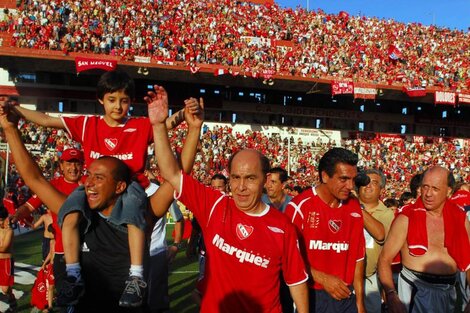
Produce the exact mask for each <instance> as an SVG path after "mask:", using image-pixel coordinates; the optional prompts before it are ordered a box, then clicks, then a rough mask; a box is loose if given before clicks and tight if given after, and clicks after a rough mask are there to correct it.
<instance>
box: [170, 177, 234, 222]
mask: <svg viewBox="0 0 470 313" xmlns="http://www.w3.org/2000/svg"><path fill="white" fill-rule="evenodd" d="M224 197H225V196H224V194H222V193H221V192H220V191H217V190H214V189H212V188H211V187H208V186H205V185H203V184H202V183H200V182H198V181H197V180H196V179H194V178H193V177H191V176H190V175H188V174H186V173H183V172H181V187H180V193H179V194H176V193H175V199H176V200H179V201H181V203H183V204H184V205H185V206H186V208H187V209H188V210H190V211H191V212H193V214H194V215H195V216H196V218H197V220H198V222H199V224H200V225H205V224H206V223H207V221H208V220H209V218H210V216H211V212H212V210H213V208H214V207H215V205H216V204H217V203H218V202H219V201H221V200H222V199H223V198H224Z"/></svg>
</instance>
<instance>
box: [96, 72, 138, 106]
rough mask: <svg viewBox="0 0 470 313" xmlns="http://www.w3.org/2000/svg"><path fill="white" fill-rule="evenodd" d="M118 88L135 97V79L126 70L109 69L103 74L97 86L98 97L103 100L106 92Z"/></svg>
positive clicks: (114, 90)
mask: <svg viewBox="0 0 470 313" xmlns="http://www.w3.org/2000/svg"><path fill="white" fill-rule="evenodd" d="M118 90H124V93H125V94H126V95H128V96H129V97H130V98H131V99H134V98H135V83H134V80H133V79H132V78H131V77H130V76H129V75H128V74H127V73H125V72H121V71H109V72H106V73H104V74H103V75H101V77H100V79H99V81H98V85H97V86H96V97H97V98H98V99H100V100H102V99H103V98H104V95H105V94H107V93H112V92H116V91H118Z"/></svg>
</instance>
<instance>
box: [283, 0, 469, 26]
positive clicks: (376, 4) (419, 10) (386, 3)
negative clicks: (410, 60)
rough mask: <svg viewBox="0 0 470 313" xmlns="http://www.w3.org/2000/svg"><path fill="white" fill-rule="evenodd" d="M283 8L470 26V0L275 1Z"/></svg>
mask: <svg viewBox="0 0 470 313" xmlns="http://www.w3.org/2000/svg"><path fill="white" fill-rule="evenodd" d="M274 1H275V2H276V3H277V4H279V5H280V6H281V7H291V8H295V7H297V6H299V5H300V6H302V7H304V8H307V5H308V8H309V9H310V10H317V9H318V8H320V9H322V10H323V11H325V12H326V13H333V14H337V13H338V12H339V11H346V12H348V13H349V14H351V15H359V14H360V15H365V16H368V17H378V18H385V19H387V18H393V19H394V20H396V21H399V22H404V23H407V22H418V23H422V24H423V25H431V24H434V25H437V26H442V27H447V28H450V29H459V30H463V31H467V30H468V28H469V27H470V1H469V0H447V1H445V0H393V1H392V0H274Z"/></svg>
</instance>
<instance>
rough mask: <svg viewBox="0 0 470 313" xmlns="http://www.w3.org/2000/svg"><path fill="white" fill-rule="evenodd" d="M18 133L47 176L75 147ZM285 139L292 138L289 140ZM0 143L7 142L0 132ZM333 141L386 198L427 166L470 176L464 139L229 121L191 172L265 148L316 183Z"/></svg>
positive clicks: (298, 178) (41, 134)
mask: <svg viewBox="0 0 470 313" xmlns="http://www.w3.org/2000/svg"><path fill="white" fill-rule="evenodd" d="M21 133H22V136H23V140H24V142H26V143H32V144H29V145H28V147H29V148H30V150H31V151H32V152H33V153H34V154H35V158H36V159H37V162H38V164H39V165H40V166H41V168H42V169H43V171H44V173H45V174H46V175H47V176H48V177H52V176H54V175H57V173H58V165H57V162H58V155H60V153H61V151H63V149H65V148H67V147H68V146H76V144H75V143H73V142H70V141H69V140H68V138H67V137H66V136H65V133H64V132H63V131H61V130H54V129H48V128H43V127H38V126H36V125H34V124H31V123H24V124H21ZM170 136H171V141H172V143H173V146H175V147H176V150H181V149H182V146H183V142H184V138H185V137H186V127H184V126H180V127H178V128H177V129H176V130H173V131H171V134H170ZM415 137H416V136H415ZM288 140H290V141H291V142H290V144H288ZM1 141H2V142H5V140H4V136H3V135H2V136H1ZM337 144H340V145H341V146H343V147H345V148H347V149H350V150H352V151H354V152H356V153H358V154H359V158H360V162H359V166H360V167H362V168H370V167H376V168H380V169H381V170H382V171H383V172H384V173H385V174H386V176H387V178H388V182H387V190H386V192H385V193H384V195H383V196H384V197H393V198H398V197H399V196H400V195H401V193H402V192H404V191H405V190H407V189H408V182H409V180H410V178H411V177H412V176H413V175H414V174H416V173H417V172H421V171H423V170H424V169H426V167H428V166H430V165H441V166H445V167H448V168H449V169H451V170H452V171H453V173H454V175H455V177H456V180H457V181H468V180H469V179H470V163H469V159H468V155H469V153H470V143H469V141H468V140H467V141H461V140H457V139H454V140H450V139H449V140H445V139H443V138H424V137H419V136H418V138H414V140H411V141H410V140H409V139H407V138H405V137H402V136H398V135H395V136H394V135H381V134H375V136H370V137H369V138H354V139H346V140H343V141H342V142H341V143H336V142H331V141H329V142H322V141H317V142H314V143H309V144H305V143H303V142H302V141H301V140H294V139H293V138H288V136H281V135H280V134H274V135H273V134H272V135H270V136H268V135H266V134H265V133H264V132H262V131H249V130H247V131H245V132H244V133H241V132H237V131H234V129H233V127H232V126H230V124H225V125H218V126H217V125H216V126H214V127H204V132H203V134H202V140H201V144H200V147H199V151H198V154H197V156H196V162H195V166H194V170H193V175H194V176H195V177H197V178H198V179H199V180H200V181H203V182H206V183H208V182H209V181H210V178H211V177H212V175H213V174H215V173H219V172H222V173H225V174H226V175H228V174H227V162H228V159H229V156H230V155H231V154H232V153H234V152H236V151H237V150H240V149H243V148H253V149H257V150H259V151H261V152H263V153H264V154H265V155H266V156H267V157H268V158H269V159H270V160H271V161H272V166H282V167H284V168H286V169H287V168H289V169H290V176H291V177H292V185H299V186H302V187H307V186H311V185H312V184H314V183H315V182H317V181H318V173H317V171H316V167H317V165H318V161H319V159H320V157H321V155H322V154H323V152H325V151H326V150H328V149H329V148H331V147H332V146H335V145H337ZM288 162H289V166H288ZM150 164H153V162H150ZM152 170H153V171H156V172H155V174H158V173H157V171H158V169H157V166H155V165H153V166H152ZM17 179H18V176H17V174H16V171H15V169H14V165H13V166H10V179H9V181H10V182H12V183H16V181H17Z"/></svg>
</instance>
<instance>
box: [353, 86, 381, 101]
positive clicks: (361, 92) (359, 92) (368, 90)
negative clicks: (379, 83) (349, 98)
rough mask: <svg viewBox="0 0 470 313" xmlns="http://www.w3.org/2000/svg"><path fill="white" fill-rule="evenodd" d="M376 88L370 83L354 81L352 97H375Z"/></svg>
mask: <svg viewBox="0 0 470 313" xmlns="http://www.w3.org/2000/svg"><path fill="white" fill-rule="evenodd" d="M376 96H377V89H376V88H375V87H374V85H372V84H364V83H354V99H358V98H359V99H375V97H376Z"/></svg>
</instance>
